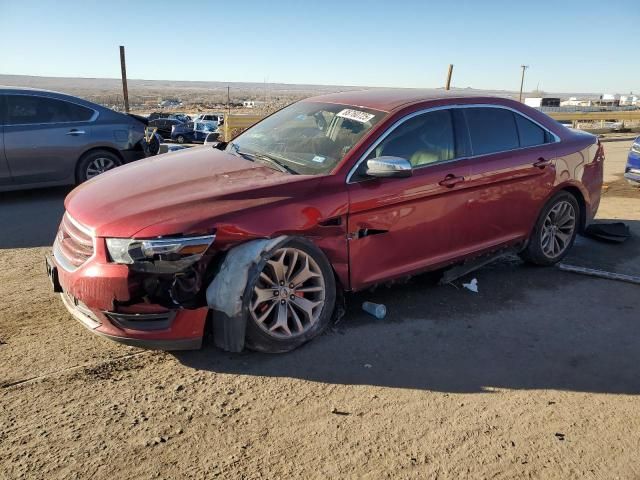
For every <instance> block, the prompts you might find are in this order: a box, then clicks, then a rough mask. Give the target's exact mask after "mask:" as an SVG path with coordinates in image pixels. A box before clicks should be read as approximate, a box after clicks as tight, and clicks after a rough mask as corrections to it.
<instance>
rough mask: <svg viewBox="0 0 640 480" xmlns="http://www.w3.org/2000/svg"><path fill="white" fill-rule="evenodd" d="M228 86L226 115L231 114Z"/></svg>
mask: <svg viewBox="0 0 640 480" xmlns="http://www.w3.org/2000/svg"><path fill="white" fill-rule="evenodd" d="M229 88H230V87H229V85H227V115H228V114H230V113H231V101H230V94H229Z"/></svg>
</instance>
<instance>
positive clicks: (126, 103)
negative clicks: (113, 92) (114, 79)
mask: <svg viewBox="0 0 640 480" xmlns="http://www.w3.org/2000/svg"><path fill="white" fill-rule="evenodd" d="M120 71H121V72H122V94H123V96H124V111H125V112H127V113H129V89H128V88H127V65H126V62H125V59H124V46H123V45H120Z"/></svg>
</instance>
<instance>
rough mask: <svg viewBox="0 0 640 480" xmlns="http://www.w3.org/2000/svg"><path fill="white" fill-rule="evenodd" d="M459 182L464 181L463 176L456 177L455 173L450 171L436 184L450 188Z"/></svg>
mask: <svg viewBox="0 0 640 480" xmlns="http://www.w3.org/2000/svg"><path fill="white" fill-rule="evenodd" d="M460 182H464V177H456V176H455V175H453V174H451V173H450V174H449V175H447V176H446V177H444V180H440V182H438V184H439V185H442V186H443V187H447V188H452V187H455V186H456V185H457V184H458V183H460Z"/></svg>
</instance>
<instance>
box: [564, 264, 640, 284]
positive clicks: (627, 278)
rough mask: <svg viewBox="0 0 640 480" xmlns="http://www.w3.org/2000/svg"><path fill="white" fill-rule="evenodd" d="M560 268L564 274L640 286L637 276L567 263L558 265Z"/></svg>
mask: <svg viewBox="0 0 640 480" xmlns="http://www.w3.org/2000/svg"><path fill="white" fill-rule="evenodd" d="M558 268H559V269H560V270H562V271H564V272H572V273H579V274H581V275H589V276H591V277H599V278H606V279H607V280H618V281H620V282H628V283H635V284H636V285H640V277H639V276H636V275H626V274H624V273H615V272H607V271H605V270H596V269H595V268H586V267H579V266H576V265H567V264H566V263H558Z"/></svg>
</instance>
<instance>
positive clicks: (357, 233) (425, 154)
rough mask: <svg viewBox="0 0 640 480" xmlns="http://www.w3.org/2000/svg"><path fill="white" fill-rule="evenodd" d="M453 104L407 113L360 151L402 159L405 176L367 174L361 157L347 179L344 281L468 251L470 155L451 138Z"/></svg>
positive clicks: (386, 274)
mask: <svg viewBox="0 0 640 480" xmlns="http://www.w3.org/2000/svg"><path fill="white" fill-rule="evenodd" d="M458 122H459V113H458V112H456V111H455V110H435V111H430V112H426V113H422V114H420V115H415V116H411V118H408V119H407V120H406V121H405V122H403V123H402V124H400V125H399V126H397V127H396V128H395V129H394V130H393V131H391V132H390V133H389V134H388V135H386V136H383V137H382V138H381V140H379V141H378V143H377V144H375V146H374V148H373V149H372V150H371V152H370V153H369V154H368V156H367V158H374V157H379V156H396V157H402V158H405V159H407V160H409V161H410V162H411V164H412V166H413V169H414V170H413V175H412V176H411V177H408V178H368V177H366V174H365V168H366V160H365V161H364V162H363V163H362V164H361V166H360V168H358V170H357V171H356V174H355V175H354V177H353V178H352V179H351V180H350V182H349V184H348V185H347V187H348V192H349V202H350V206H349V220H348V231H349V239H350V240H349V264H350V280H351V288H352V289H354V290H359V289H362V288H364V287H366V286H368V285H371V284H374V283H378V282H381V281H385V280H389V279H392V278H398V277H402V276H404V275H409V274H413V273H417V272H419V271H421V270H425V269H427V268H429V267H434V266H439V265H443V264H446V263H448V262H449V261H451V260H452V259H455V258H458V257H461V256H464V255H465V254H467V253H469V251H470V246H471V245H472V244H473V241H472V240H471V239H470V238H469V235H468V225H469V223H470V222H471V221H472V220H473V219H472V218H471V215H470V213H469V210H468V203H469V200H470V198H471V190H470V189H469V188H468V186H467V185H466V182H467V179H468V178H469V175H470V173H471V163H472V160H470V159H467V158H465V157H466V151H465V148H466V147H465V145H463V144H462V143H461V142H460V141H456V138H455V137H454V131H455V130H458V129H457V128H456V129H455V130H454V125H456V124H457V123H458Z"/></svg>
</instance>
